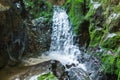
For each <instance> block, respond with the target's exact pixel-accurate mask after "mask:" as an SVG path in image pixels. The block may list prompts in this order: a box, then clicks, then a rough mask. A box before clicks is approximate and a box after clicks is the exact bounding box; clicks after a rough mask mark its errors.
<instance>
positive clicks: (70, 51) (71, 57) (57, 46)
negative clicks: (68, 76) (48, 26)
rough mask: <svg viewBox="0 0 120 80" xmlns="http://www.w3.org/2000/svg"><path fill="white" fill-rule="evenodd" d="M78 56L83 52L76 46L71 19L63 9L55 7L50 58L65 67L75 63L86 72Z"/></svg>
mask: <svg viewBox="0 0 120 80" xmlns="http://www.w3.org/2000/svg"><path fill="white" fill-rule="evenodd" d="M78 55H81V52H80V50H79V47H78V46H76V45H74V42H73V32H72V26H71V24H70V21H69V17H68V15H67V13H66V11H65V10H64V9H63V8H60V7H59V6H55V7H54V14H53V25H52V35H51V47H50V53H49V56H50V57H51V58H52V59H56V60H59V61H60V62H61V63H63V64H64V65H66V64H69V65H70V64H73V63H74V64H75V65H76V66H81V67H82V68H83V69H84V70H85V67H84V65H83V64H80V63H79V62H78V61H77V56H78Z"/></svg>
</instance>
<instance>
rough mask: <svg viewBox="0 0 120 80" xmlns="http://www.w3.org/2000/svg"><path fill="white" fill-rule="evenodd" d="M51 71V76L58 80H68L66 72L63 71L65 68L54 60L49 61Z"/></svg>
mask: <svg viewBox="0 0 120 80" xmlns="http://www.w3.org/2000/svg"><path fill="white" fill-rule="evenodd" d="M51 65H52V66H51V71H52V72H53V74H54V75H55V76H56V77H57V78H58V79H59V80H66V79H68V75H67V72H66V70H65V67H64V66H63V65H62V64H61V63H60V62H59V61H56V60H52V61H51Z"/></svg>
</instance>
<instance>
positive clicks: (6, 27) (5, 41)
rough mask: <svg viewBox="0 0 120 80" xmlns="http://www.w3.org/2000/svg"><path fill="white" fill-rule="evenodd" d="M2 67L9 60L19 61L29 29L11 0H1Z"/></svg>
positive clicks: (0, 54) (0, 39)
mask: <svg viewBox="0 0 120 80" xmlns="http://www.w3.org/2000/svg"><path fill="white" fill-rule="evenodd" d="M0 32H1V33H0V67H2V66H4V65H5V64H6V63H7V62H8V60H11V61H13V62H17V61H18V60H19V59H20V58H21V56H22V54H23V52H24V50H25V48H26V41H27V31H26V26H25V25H24V23H23V21H22V19H21V16H20V15H19V13H18V11H17V8H15V7H14V4H12V2H11V1H8V0H0Z"/></svg>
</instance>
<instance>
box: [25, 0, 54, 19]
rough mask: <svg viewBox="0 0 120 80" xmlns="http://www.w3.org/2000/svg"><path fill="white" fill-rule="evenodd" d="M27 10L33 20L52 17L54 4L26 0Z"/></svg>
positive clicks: (40, 0) (42, 0)
mask: <svg viewBox="0 0 120 80" xmlns="http://www.w3.org/2000/svg"><path fill="white" fill-rule="evenodd" d="M24 3H25V7H26V10H27V11H28V12H29V16H30V17H31V18H38V17H45V18H49V19H50V17H52V4H51V3H50V2H48V1H44V0H38V1H34V0H31V1H30V0H24Z"/></svg>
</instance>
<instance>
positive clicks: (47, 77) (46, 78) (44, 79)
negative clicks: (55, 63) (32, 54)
mask: <svg viewBox="0 0 120 80" xmlns="http://www.w3.org/2000/svg"><path fill="white" fill-rule="evenodd" d="M38 80H58V79H57V78H56V77H55V76H54V75H53V73H51V72H49V73H47V74H43V75H40V76H39V77H38Z"/></svg>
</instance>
